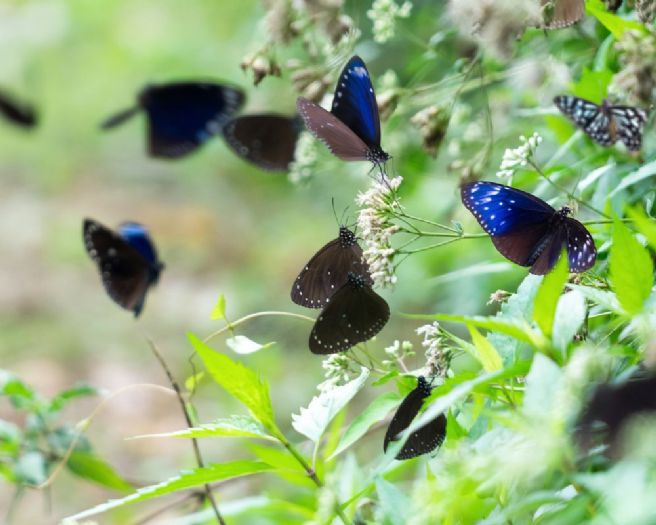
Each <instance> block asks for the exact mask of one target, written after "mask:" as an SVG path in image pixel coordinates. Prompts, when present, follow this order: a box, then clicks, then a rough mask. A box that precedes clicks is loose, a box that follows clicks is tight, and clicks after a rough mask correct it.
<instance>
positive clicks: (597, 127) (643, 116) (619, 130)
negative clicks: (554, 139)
mask: <svg viewBox="0 0 656 525" xmlns="http://www.w3.org/2000/svg"><path fill="white" fill-rule="evenodd" d="M554 104H556V107H558V109H559V110H560V111H561V112H562V113H563V114H564V115H565V116H566V117H567V118H569V119H570V120H571V121H572V122H574V124H576V125H577V126H578V127H579V128H581V129H582V130H583V131H585V132H586V134H587V135H588V136H589V137H590V138H591V139H592V140H594V141H595V142H597V143H598V144H601V145H602V146H611V145H612V144H614V143H615V142H617V141H618V140H620V141H622V142H624V144H625V146H626V147H627V148H628V149H629V150H630V151H639V150H640V146H641V145H642V126H643V124H644V123H645V122H647V112H646V111H645V110H644V109H640V108H635V107H631V106H611V105H610V104H609V103H608V101H607V100H604V101H603V102H602V104H601V106H598V105H597V104H595V103H594V102H590V101H589V100H585V99H583V98H579V97H573V96H569V95H561V96H558V97H556V98H554Z"/></svg>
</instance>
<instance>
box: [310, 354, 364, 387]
mask: <svg viewBox="0 0 656 525" xmlns="http://www.w3.org/2000/svg"><path fill="white" fill-rule="evenodd" d="M321 366H322V368H323V370H324V377H325V378H326V380H325V381H324V382H323V383H320V384H319V385H318V386H317V388H318V389H319V391H320V392H327V391H329V390H332V389H333V388H335V387H336V386H340V385H343V384H346V383H348V382H349V381H350V380H351V379H352V377H354V376H357V375H358V370H356V369H355V368H354V366H353V361H351V359H350V358H349V357H348V356H347V355H346V354H331V355H329V356H328V357H327V358H326V359H324V360H323V363H321Z"/></svg>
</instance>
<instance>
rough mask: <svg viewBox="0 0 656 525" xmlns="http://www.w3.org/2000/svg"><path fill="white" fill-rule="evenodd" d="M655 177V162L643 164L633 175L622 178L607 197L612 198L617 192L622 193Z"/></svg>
mask: <svg viewBox="0 0 656 525" xmlns="http://www.w3.org/2000/svg"><path fill="white" fill-rule="evenodd" d="M654 175H656V160H653V161H651V162H648V163H647V164H643V165H642V166H640V167H639V168H638V169H637V170H635V171H634V172H633V173H631V174H629V175H626V176H625V177H622V180H621V181H620V183H619V184H618V185H617V186H615V187H614V188H613V191H611V192H610V195H608V197H607V198H608V199H611V198H613V197H614V196H615V195H617V194H618V193H619V192H621V191H624V190H625V189H627V188H629V187H631V186H633V185H635V184H638V183H639V182H642V181H643V180H646V179H648V178H650V177H653V176H654Z"/></svg>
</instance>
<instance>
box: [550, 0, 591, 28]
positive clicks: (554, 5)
mask: <svg viewBox="0 0 656 525" xmlns="http://www.w3.org/2000/svg"><path fill="white" fill-rule="evenodd" d="M541 4H542V6H543V8H545V7H546V8H547V9H545V22H544V27H545V28H546V29H561V28H563V27H568V26H571V25H573V24H575V23H576V22H578V21H579V20H581V18H583V15H584V14H585V0H541Z"/></svg>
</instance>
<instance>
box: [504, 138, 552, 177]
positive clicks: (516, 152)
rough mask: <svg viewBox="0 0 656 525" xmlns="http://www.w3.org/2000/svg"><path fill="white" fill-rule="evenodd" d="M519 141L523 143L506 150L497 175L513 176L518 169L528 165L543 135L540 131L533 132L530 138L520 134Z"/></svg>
mask: <svg viewBox="0 0 656 525" xmlns="http://www.w3.org/2000/svg"><path fill="white" fill-rule="evenodd" d="M519 141H520V142H521V144H520V145H519V146H517V147H516V148H515V149H511V148H508V149H506V151H504V153H503V159H502V160H501V165H500V166H499V171H497V177H511V176H512V175H514V174H515V171H517V169H519V168H521V167H524V166H526V165H527V164H528V161H529V160H530V159H532V158H533V155H534V154H535V150H536V149H537V147H538V146H539V145H540V143H541V142H542V137H541V136H540V135H539V134H538V133H533V135H531V136H530V137H529V138H528V139H527V138H526V137H525V136H524V135H520V137H519Z"/></svg>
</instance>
